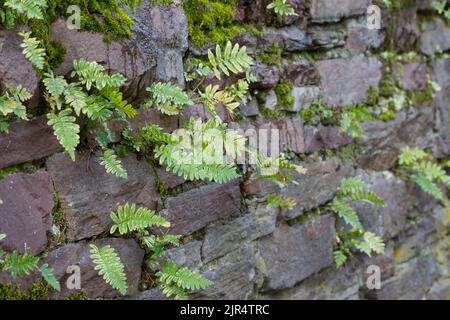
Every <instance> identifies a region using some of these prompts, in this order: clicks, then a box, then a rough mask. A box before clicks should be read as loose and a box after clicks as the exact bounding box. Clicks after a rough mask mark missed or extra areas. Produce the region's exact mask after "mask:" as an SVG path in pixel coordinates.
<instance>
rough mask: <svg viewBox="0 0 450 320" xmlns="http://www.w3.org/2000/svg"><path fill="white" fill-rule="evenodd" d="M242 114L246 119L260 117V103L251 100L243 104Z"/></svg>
mask: <svg viewBox="0 0 450 320" xmlns="http://www.w3.org/2000/svg"><path fill="white" fill-rule="evenodd" d="M240 109H241V112H242V114H243V115H244V116H246V117H254V116H257V115H259V108H258V101H257V100H256V99H251V100H250V101H247V102H245V103H241V107H240Z"/></svg>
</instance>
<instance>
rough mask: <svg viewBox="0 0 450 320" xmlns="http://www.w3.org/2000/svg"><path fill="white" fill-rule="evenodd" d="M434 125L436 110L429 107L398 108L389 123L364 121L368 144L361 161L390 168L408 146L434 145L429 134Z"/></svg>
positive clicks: (370, 166)
mask: <svg viewBox="0 0 450 320" xmlns="http://www.w3.org/2000/svg"><path fill="white" fill-rule="evenodd" d="M432 127H433V113H432V110H431V109H429V108H423V109H421V111H418V110H416V109H410V110H407V111H401V112H398V113H397V115H396V117H395V119H394V120H393V121H390V122H388V123H386V122H383V121H367V122H365V123H364V124H363V125H362V128H363V129H364V132H365V136H364V137H363V138H362V139H361V143H362V144H363V145H364V146H365V147H366V148H365V150H364V151H363V152H362V154H361V156H359V159H358V163H359V165H360V166H361V167H362V168H364V169H373V170H377V171H382V170H389V169H390V168H392V167H394V166H395V165H396V163H397V159H398V155H399V154H400V152H401V150H402V149H403V148H404V147H405V146H407V145H408V146H410V147H418V148H426V147H427V146H430V145H433V141H434V140H432V137H430V134H431V132H430V131H432V130H431V128H432Z"/></svg>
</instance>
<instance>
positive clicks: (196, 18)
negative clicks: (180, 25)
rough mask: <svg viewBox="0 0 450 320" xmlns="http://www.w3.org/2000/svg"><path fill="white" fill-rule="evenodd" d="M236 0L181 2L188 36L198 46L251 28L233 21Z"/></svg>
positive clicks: (218, 41)
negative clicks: (186, 22)
mask: <svg viewBox="0 0 450 320" xmlns="http://www.w3.org/2000/svg"><path fill="white" fill-rule="evenodd" d="M237 2H238V0H187V1H185V2H184V4H183V8H184V12H185V14H186V17H187V20H188V29H189V38H190V40H191V41H192V42H193V43H194V44H195V45H196V46H198V47H203V46H205V45H209V44H222V43H224V42H226V41H228V40H231V39H233V38H234V37H236V36H237V35H239V34H241V33H243V32H245V31H252V30H253V28H251V27H250V26H247V25H245V24H240V23H237V22H236V21H234V16H235V10H234V7H235V6H236V4H237Z"/></svg>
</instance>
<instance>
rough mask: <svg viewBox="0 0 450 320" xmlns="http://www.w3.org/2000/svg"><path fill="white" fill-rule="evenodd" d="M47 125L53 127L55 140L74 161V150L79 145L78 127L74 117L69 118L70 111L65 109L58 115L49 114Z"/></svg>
mask: <svg viewBox="0 0 450 320" xmlns="http://www.w3.org/2000/svg"><path fill="white" fill-rule="evenodd" d="M47 117H48V125H50V126H52V127H53V130H54V131H55V135H56V138H58V141H59V142H60V143H61V145H62V146H63V147H64V149H65V150H66V151H67V153H68V154H69V156H70V158H71V159H72V160H74V161H75V148H76V147H77V146H78V144H79V143H80V136H79V135H78V134H79V133H80V126H79V125H78V124H77V123H76V122H75V121H76V119H75V117H73V116H71V110H69V109H66V110H63V111H61V112H60V113H59V114H56V113H53V112H52V113H49V114H48V115H47Z"/></svg>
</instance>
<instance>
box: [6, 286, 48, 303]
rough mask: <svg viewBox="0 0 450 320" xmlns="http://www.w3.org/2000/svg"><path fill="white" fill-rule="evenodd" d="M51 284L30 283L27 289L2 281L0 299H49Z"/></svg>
mask: <svg viewBox="0 0 450 320" xmlns="http://www.w3.org/2000/svg"><path fill="white" fill-rule="evenodd" d="M48 292H49V286H48V284H47V283H45V282H38V283H33V284H30V285H29V287H28V290H27V291H22V290H20V288H19V287H17V286H12V285H10V284H5V283H0V300H48Z"/></svg>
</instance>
